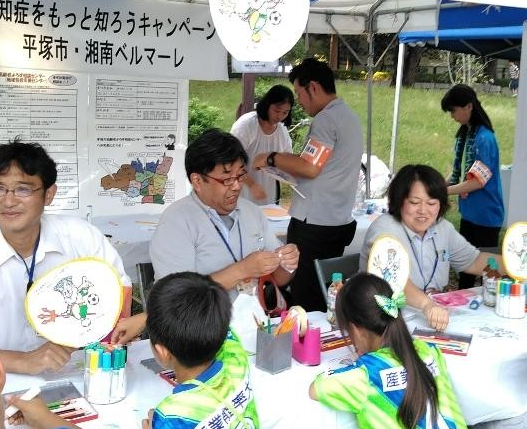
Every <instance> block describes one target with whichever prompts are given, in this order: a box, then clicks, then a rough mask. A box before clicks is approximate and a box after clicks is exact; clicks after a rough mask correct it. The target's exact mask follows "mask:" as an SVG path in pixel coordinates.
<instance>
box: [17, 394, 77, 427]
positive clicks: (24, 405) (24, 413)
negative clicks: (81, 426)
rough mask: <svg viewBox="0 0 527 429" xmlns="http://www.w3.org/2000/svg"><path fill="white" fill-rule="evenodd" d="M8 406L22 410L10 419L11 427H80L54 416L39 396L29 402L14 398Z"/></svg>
mask: <svg viewBox="0 0 527 429" xmlns="http://www.w3.org/2000/svg"><path fill="white" fill-rule="evenodd" d="M8 404H9V405H14V406H15V407H17V408H18V409H19V410H20V411H18V412H16V413H15V414H14V415H13V416H12V417H10V418H9V420H8V422H9V424H10V425H23V424H24V425H26V426H30V427H31V428H33V429H48V428H55V427H67V428H78V426H76V425H74V424H71V423H69V422H67V421H66V420H64V419H61V418H60V417H59V416H57V415H56V414H53V413H52V412H51V411H50V410H49V409H48V407H47V406H46V403H45V402H44V401H43V400H42V399H41V398H40V397H38V396H37V397H36V398H33V399H31V400H29V401H24V400H22V399H20V398H19V397H13V398H11V399H9V400H8Z"/></svg>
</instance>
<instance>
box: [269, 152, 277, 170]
mask: <svg viewBox="0 0 527 429" xmlns="http://www.w3.org/2000/svg"><path fill="white" fill-rule="evenodd" d="M277 153H278V152H271V153H270V154H269V155H267V161H266V163H267V165H268V166H269V167H274V166H275V165H274V157H275V156H276V154H277Z"/></svg>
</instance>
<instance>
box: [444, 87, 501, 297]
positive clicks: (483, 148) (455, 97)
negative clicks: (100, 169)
mask: <svg viewBox="0 0 527 429" xmlns="http://www.w3.org/2000/svg"><path fill="white" fill-rule="evenodd" d="M441 108H442V109H443V110H444V111H445V112H450V116H451V117H452V119H454V120H455V121H456V122H458V123H459V124H460V127H459V129H458V131H457V133H456V145H455V157H454V164H453V167H452V173H451V174H450V176H449V177H448V178H447V182H448V185H449V186H448V194H449V195H459V200H458V205H459V212H460V213H461V223H460V225H459V233H460V234H461V235H462V236H463V237H465V238H466V239H467V241H468V242H469V243H470V244H472V245H473V246H475V247H497V246H498V240H499V234H500V228H501V225H502V224H503V219H504V207H503V195H502V188H501V178H500V154H499V148H498V142H497V140H496V136H495V135H494V130H493V128H492V123H491V122H490V119H489V117H488V115H487V113H486V112H485V110H484V109H483V107H482V106H481V103H480V101H479V100H478V97H477V95H476V92H475V91H474V90H473V89H472V88H471V87H470V86H467V85H463V84H458V85H454V86H453V87H452V88H450V89H449V90H448V92H447V93H446V94H445V95H444V97H443V99H442V100H441ZM474 279H475V276H474V275H472V274H467V273H460V274H459V288H460V289H467V288H471V287H473V286H474Z"/></svg>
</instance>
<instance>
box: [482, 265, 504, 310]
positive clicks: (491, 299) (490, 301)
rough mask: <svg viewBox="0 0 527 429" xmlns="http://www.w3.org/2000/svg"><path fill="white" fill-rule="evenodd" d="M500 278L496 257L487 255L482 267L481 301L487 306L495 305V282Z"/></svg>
mask: <svg viewBox="0 0 527 429" xmlns="http://www.w3.org/2000/svg"><path fill="white" fill-rule="evenodd" d="M499 278H501V274H500V272H499V271H498V263H497V262H496V259H494V258H491V257H489V258H488V259H487V265H486V266H485V268H483V303H484V304H485V305H488V306H489V307H494V306H495V305H496V282H497V281H498V279H499Z"/></svg>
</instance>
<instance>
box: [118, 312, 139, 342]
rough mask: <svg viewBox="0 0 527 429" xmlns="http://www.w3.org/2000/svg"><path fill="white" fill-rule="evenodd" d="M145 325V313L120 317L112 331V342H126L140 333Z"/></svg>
mask: <svg viewBox="0 0 527 429" xmlns="http://www.w3.org/2000/svg"><path fill="white" fill-rule="evenodd" d="M145 325H146V313H140V314H136V315H135V316H131V317H125V318H124V319H120V320H119V321H118V322H117V325H115V328H114V329H113V332H112V337H111V340H110V341H111V342H112V344H115V343H119V344H126V343H129V342H130V341H132V340H133V339H134V338H136V337H138V336H139V335H141V332H143V329H144V328H145Z"/></svg>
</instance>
